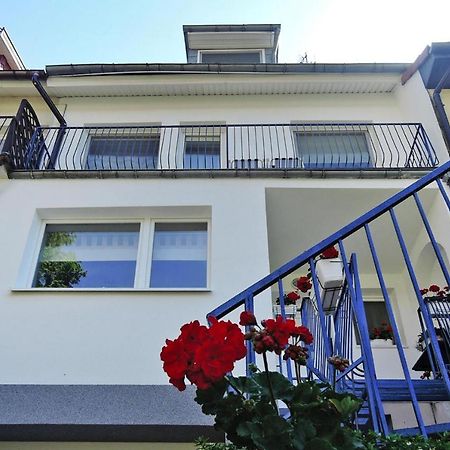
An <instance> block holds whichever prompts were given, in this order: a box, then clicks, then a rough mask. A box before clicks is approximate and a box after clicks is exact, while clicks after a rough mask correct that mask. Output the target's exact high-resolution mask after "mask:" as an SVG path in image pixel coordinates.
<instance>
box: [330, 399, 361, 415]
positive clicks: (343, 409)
mask: <svg viewBox="0 0 450 450" xmlns="http://www.w3.org/2000/svg"><path fill="white" fill-rule="evenodd" d="M329 401H330V403H331V404H332V405H333V406H334V407H335V408H336V410H337V411H338V412H339V414H340V415H341V416H342V418H344V419H346V418H347V417H349V416H351V415H352V414H354V413H355V412H356V411H358V409H359V407H360V406H361V400H358V399H356V398H352V397H350V396H345V397H344V398H342V399H340V400H338V399H337V398H331V399H330V400H329Z"/></svg>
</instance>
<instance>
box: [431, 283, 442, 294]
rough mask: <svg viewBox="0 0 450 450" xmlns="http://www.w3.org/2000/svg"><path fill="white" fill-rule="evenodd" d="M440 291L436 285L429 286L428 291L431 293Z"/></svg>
mask: <svg viewBox="0 0 450 450" xmlns="http://www.w3.org/2000/svg"><path fill="white" fill-rule="evenodd" d="M440 290H441V288H440V287H439V286H438V285H437V284H432V285H431V286H430V291H431V292H439V291H440Z"/></svg>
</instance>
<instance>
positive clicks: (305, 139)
mask: <svg viewBox="0 0 450 450" xmlns="http://www.w3.org/2000/svg"><path fill="white" fill-rule="evenodd" d="M295 137H296V145H297V152H298V156H299V158H300V159H301V162H302V167H303V168H305V169H366V168H369V167H372V163H371V157H370V152H369V145H368V141H367V136H366V133H364V132H332V131H330V132H328V131H327V132H322V133H313V132H311V133H310V132H295Z"/></svg>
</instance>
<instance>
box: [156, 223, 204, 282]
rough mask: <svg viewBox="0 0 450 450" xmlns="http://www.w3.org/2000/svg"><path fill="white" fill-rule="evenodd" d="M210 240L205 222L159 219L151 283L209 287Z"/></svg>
mask: <svg viewBox="0 0 450 450" xmlns="http://www.w3.org/2000/svg"><path fill="white" fill-rule="evenodd" d="M207 241H208V233H207V224H206V223H157V224H156V225H155V234H154V237H153V253H152V268H151V274H150V287H160V288H200V287H206V285H207V280H206V277H207V251H208V242H207Z"/></svg>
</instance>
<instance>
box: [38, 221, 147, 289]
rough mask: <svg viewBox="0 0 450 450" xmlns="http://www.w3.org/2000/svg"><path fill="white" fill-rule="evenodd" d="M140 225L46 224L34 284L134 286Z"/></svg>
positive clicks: (57, 285) (67, 286) (55, 285)
mask: <svg viewBox="0 0 450 450" xmlns="http://www.w3.org/2000/svg"><path fill="white" fill-rule="evenodd" d="M138 242H139V224H89V225H88V224H83V225H47V227H46V229H45V234H44V239H43V242H42V247H41V252H40V255H39V261H38V265H37V268H36V274H35V278H34V283H33V286H34V287H55V288H57V287H65V288H70V287H79V288H87V287H89V288H97V287H99V288H101V287H121V288H125V287H133V286H134V275H135V270H136V256H137V248H138Z"/></svg>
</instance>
